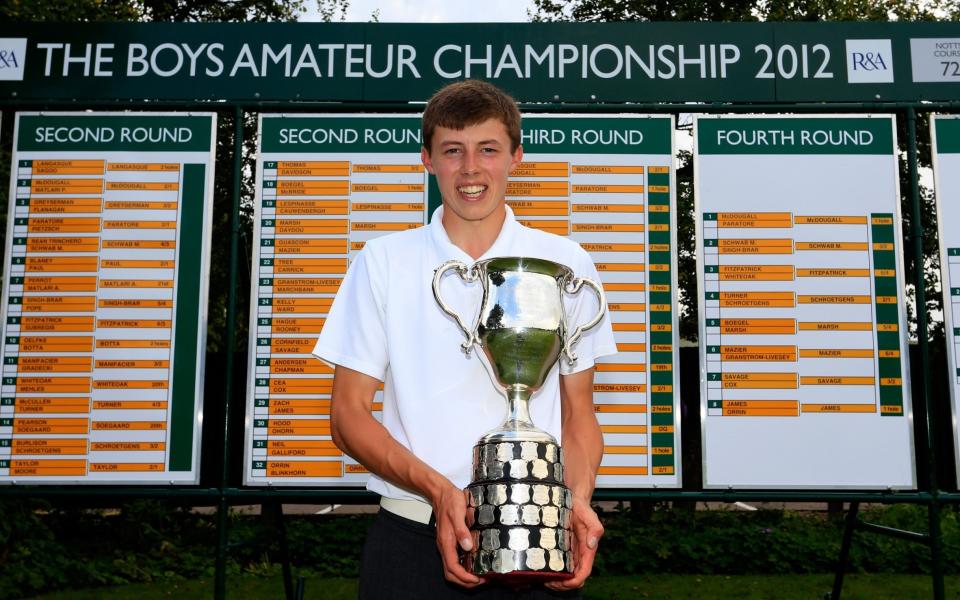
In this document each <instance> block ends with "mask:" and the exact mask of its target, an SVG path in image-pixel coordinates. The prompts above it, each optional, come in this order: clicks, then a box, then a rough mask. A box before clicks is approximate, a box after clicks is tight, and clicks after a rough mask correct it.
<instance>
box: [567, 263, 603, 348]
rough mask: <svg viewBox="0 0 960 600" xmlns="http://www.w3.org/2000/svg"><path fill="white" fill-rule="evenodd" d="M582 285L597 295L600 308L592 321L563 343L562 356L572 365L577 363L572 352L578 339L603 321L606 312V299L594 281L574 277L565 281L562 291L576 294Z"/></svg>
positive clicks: (576, 330)
mask: <svg viewBox="0 0 960 600" xmlns="http://www.w3.org/2000/svg"><path fill="white" fill-rule="evenodd" d="M584 285H586V286H588V287H589V288H590V289H592V290H593V292H594V293H595V294H596V295H597V300H598V301H599V302H600V308H599V310H597V314H596V315H594V317H593V318H592V319H590V320H589V321H587V322H586V323H584V324H583V325H580V326H578V327H577V328H576V329H575V330H574V331H573V334H572V335H571V336H570V337H568V338H567V340H566V341H565V342H564V343H563V355H564V356H565V357H566V358H567V363H568V364H572V363H575V362H576V361H577V355H576V353H575V352H574V351H573V347H574V346H575V345H576V344H577V342H579V341H580V338H581V337H582V336H583V332H584V331H588V330H590V329H593V328H594V327H596V326H597V324H598V323H600V321H601V320H602V319H603V315H605V314H606V312H607V297H606V296H605V295H604V294H603V288H602V287H600V286H599V285H598V284H597V282H596V281H594V280H592V279H588V278H586V277H574V278H572V279H567V281H566V285H565V286H564V289H565V290H566V292H567V293H568V294H576V293H577V292H579V291H580V289H581V288H582V287H583V286H584Z"/></svg>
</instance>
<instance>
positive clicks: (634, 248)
mask: <svg viewBox="0 0 960 600" xmlns="http://www.w3.org/2000/svg"><path fill="white" fill-rule="evenodd" d="M580 246H581V247H583V249H584V250H586V251H587V252H643V251H644V249H645V247H644V245H643V244H596V243H589V244H587V243H584V244H580Z"/></svg>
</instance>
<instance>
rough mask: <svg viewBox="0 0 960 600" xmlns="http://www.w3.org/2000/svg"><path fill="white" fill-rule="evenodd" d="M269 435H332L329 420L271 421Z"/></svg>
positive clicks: (268, 425)
mask: <svg viewBox="0 0 960 600" xmlns="http://www.w3.org/2000/svg"><path fill="white" fill-rule="evenodd" d="M267 429H268V434H269V435H330V420H329V419H270V420H269V421H268V422H267Z"/></svg>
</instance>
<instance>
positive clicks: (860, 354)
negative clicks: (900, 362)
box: [800, 348, 900, 358]
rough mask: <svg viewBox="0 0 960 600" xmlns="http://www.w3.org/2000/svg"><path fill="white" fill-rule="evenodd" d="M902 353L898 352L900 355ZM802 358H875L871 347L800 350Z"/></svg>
mask: <svg viewBox="0 0 960 600" xmlns="http://www.w3.org/2000/svg"><path fill="white" fill-rule="evenodd" d="M899 355H900V353H899V352H898V353H897V356H899ZM800 358H873V350H870V349H866V348H864V349H859V348H854V349H843V348H816V349H802V350H800Z"/></svg>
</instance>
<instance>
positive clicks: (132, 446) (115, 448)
mask: <svg viewBox="0 0 960 600" xmlns="http://www.w3.org/2000/svg"><path fill="white" fill-rule="evenodd" d="M166 449H167V443H166V442H93V443H91V444H90V451H91V452H127V451H133V452H156V451H163V450H166Z"/></svg>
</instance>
